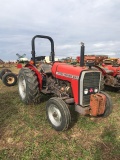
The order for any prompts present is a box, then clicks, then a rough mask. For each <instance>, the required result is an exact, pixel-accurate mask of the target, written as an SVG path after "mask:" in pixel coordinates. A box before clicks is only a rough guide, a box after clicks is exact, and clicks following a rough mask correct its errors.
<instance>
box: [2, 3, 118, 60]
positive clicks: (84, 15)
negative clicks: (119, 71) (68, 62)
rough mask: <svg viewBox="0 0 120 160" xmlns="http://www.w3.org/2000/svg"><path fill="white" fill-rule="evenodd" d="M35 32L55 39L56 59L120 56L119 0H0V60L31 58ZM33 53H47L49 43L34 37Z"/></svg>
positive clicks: (42, 54) (47, 54)
mask: <svg viewBox="0 0 120 160" xmlns="http://www.w3.org/2000/svg"><path fill="white" fill-rule="evenodd" d="M35 35H46V36H50V37H52V38H53V40H54V45H55V56H56V57H58V58H65V57H69V56H70V57H73V58H75V57H76V56H79V54H80V43H81V42H84V44H85V54H95V55H108V56H109V57H117V58H120V0H89V1H88V0H0V59H2V60H4V61H7V60H16V59H17V56H16V53H18V54H20V55H23V54H26V57H27V58H28V59H30V58H31V40H32V38H33V37H34V36H35ZM35 47H36V56H49V55H50V42H49V41H48V40H46V39H36V40H35Z"/></svg>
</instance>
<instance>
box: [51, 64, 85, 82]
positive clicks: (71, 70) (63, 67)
mask: <svg viewBox="0 0 120 160" xmlns="http://www.w3.org/2000/svg"><path fill="white" fill-rule="evenodd" d="M83 70H88V68H87V67H80V66H73V65H69V64H66V63H60V62H55V63H54V64H53V66H52V74H53V76H54V77H55V78H59V79H62V80H68V81H70V79H76V80H77V79H78V78H79V76H80V73H81V72H82V71H83Z"/></svg>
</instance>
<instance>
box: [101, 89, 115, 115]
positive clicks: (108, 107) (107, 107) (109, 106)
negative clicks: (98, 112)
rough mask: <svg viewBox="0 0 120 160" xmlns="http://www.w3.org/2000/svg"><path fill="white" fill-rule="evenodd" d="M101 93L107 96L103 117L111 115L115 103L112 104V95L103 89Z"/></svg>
mask: <svg viewBox="0 0 120 160" xmlns="http://www.w3.org/2000/svg"><path fill="white" fill-rule="evenodd" d="M101 93H102V94H104V95H105V96H106V105H105V112H104V113H103V114H102V117H107V116H109V115H110V114H111V112H112V109H113V104H112V100H111V97H110V96H109V95H108V94H107V93H105V92H103V91H101Z"/></svg>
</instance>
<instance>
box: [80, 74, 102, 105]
mask: <svg viewBox="0 0 120 160" xmlns="http://www.w3.org/2000/svg"><path fill="white" fill-rule="evenodd" d="M80 81H81V82H80V88H81V87H82V88H81V91H82V93H80V94H81V96H80V98H81V101H82V105H83V106H86V105H89V103H90V95H91V94H94V93H95V89H97V90H99V83H100V72H89V71H85V73H84V72H83V73H82V75H81V79H80ZM82 83H83V85H82ZM85 90H87V93H85V92H84V91H85Z"/></svg>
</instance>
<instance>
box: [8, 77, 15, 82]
mask: <svg viewBox="0 0 120 160" xmlns="http://www.w3.org/2000/svg"><path fill="white" fill-rule="evenodd" d="M14 81H15V78H14V77H7V83H8V84H13V83H14Z"/></svg>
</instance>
